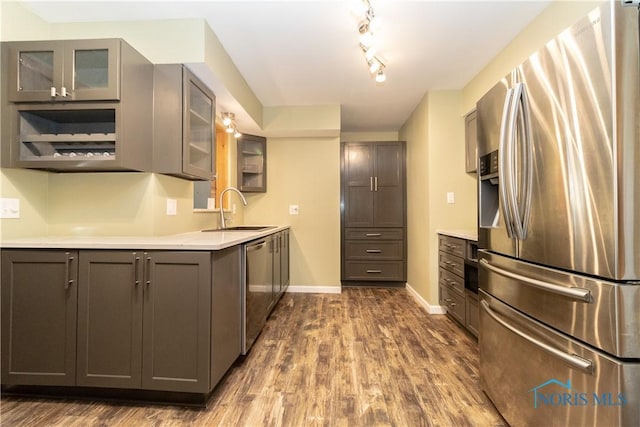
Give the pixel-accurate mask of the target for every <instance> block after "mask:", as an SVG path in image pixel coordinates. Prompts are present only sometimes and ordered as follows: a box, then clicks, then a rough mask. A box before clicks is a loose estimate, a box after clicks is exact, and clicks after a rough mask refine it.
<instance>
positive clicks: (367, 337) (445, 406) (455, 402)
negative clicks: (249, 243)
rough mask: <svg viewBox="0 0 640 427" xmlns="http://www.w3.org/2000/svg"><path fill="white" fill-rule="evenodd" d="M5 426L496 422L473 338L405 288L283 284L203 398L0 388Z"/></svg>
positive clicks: (498, 423)
mask: <svg viewBox="0 0 640 427" xmlns="http://www.w3.org/2000/svg"><path fill="white" fill-rule="evenodd" d="M0 424H1V425H2V426H3V427H8V426H21V427H22V426H65V427H66V426H183V425H190V426H316V425H318V426H319V425H326V426H387V425H389V426H503V425H505V422H504V420H503V419H502V418H501V417H500V415H498V413H497V411H496V410H495V409H494V407H493V406H492V405H491V403H490V402H489V400H488V399H487V397H486V396H485V395H484V394H483V393H482V391H481V390H480V388H479V384H478V346H477V343H476V341H475V340H474V339H473V338H472V337H471V336H469V335H467V334H466V333H465V332H464V331H463V330H462V329H460V328H459V327H458V326H456V325H455V324H454V323H453V321H452V320H450V319H448V318H447V317H446V316H432V315H428V314H427V313H426V312H425V311H424V310H423V309H422V308H421V307H420V306H419V305H418V304H417V303H416V302H415V301H414V299H413V298H412V297H411V296H410V295H409V294H408V292H407V291H406V290H405V289H370V288H361V289H359V288H345V289H343V292H342V294H285V295H284V297H283V298H282V300H281V301H280V303H279V304H278V306H277V307H276V310H275V311H274V312H273V314H272V315H271V318H270V319H269V321H268V323H267V325H266V327H265V329H264V330H263V332H262V334H261V335H260V337H259V338H258V340H257V341H256V343H255V344H254V346H253V348H252V350H251V352H250V353H249V355H247V357H246V358H245V359H244V360H243V361H240V362H239V363H237V364H236V365H235V366H234V367H233V368H232V370H231V371H230V372H229V373H228V375H227V376H226V377H225V378H224V379H223V381H222V383H221V384H220V385H219V386H218V387H217V389H216V390H215V391H214V393H213V395H212V396H211V399H210V400H209V403H208V407H207V408H185V407H180V406H170V405H154V404H140V403H132V404H121V403H113V402H104V401H82V400H53V399H40V398H22V397H20V398H19V397H11V396H3V397H2V398H1V400H0Z"/></svg>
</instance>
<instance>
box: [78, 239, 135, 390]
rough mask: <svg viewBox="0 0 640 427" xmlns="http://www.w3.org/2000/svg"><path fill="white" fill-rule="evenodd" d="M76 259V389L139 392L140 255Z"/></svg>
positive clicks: (104, 253)
mask: <svg viewBox="0 0 640 427" xmlns="http://www.w3.org/2000/svg"><path fill="white" fill-rule="evenodd" d="M79 255H80V259H79V263H78V272H79V274H78V343H77V346H78V360H77V370H78V374H77V385H80V386H93V387H119V388H140V384H141V379H142V365H141V363H142V297H143V286H142V283H141V282H142V258H143V256H144V253H143V252H130V251H80V254H79Z"/></svg>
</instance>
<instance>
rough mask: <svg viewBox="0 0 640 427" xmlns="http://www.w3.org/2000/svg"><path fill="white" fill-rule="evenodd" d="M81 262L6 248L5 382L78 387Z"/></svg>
mask: <svg viewBox="0 0 640 427" xmlns="http://www.w3.org/2000/svg"><path fill="white" fill-rule="evenodd" d="M77 259H78V257H77V253H76V252H73V251H71V252H69V251H63V250H54V251H30V250H15V251H14V250H2V273H1V274H2V276H1V277H2V286H1V288H2V289H1V291H2V384H24V385H47V386H69V385H74V384H75V380H76V379H75V377H76V369H75V368H76V363H75V359H76V356H75V355H76V313H77V312H76V310H77V298H78V288H77V273H76V272H77Z"/></svg>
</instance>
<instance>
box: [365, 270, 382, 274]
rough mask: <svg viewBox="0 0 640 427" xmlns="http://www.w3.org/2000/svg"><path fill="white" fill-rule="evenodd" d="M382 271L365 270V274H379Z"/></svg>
mask: <svg viewBox="0 0 640 427" xmlns="http://www.w3.org/2000/svg"><path fill="white" fill-rule="evenodd" d="M380 273H382V270H367V274H380Z"/></svg>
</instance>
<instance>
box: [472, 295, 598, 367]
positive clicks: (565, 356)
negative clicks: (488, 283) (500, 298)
mask: <svg viewBox="0 0 640 427" xmlns="http://www.w3.org/2000/svg"><path fill="white" fill-rule="evenodd" d="M480 306H481V307H482V309H483V310H484V311H485V312H486V313H487V315H489V317H491V318H492V319H493V320H495V321H496V322H498V324H500V325H502V326H503V327H504V328H505V329H507V330H508V331H511V332H512V333H514V334H516V335H518V336H519V337H520V338H522V339H524V340H526V341H529V342H530V343H531V344H533V345H535V346H537V347H539V348H540V349H541V350H544V351H546V352H547V353H549V354H551V355H552V356H555V357H556V358H558V359H560V360H562V361H563V362H565V363H566V364H568V365H569V366H571V367H572V368H574V369H578V370H580V371H582V372H586V373H587V374H592V373H593V371H594V366H593V362H592V361H591V360H588V359H583V358H582V357H580V356H578V355H577V354H573V353H566V352H564V351H562V350H560V349H557V348H555V347H553V346H551V345H549V344H547V343H546V342H543V341H541V340H539V339H537V338H535V337H533V336H531V335H529V334H528V333H526V332H524V331H521V330H520V329H518V328H516V327H515V326H513V325H511V324H510V323H508V322H507V321H506V320H504V319H502V318H500V316H499V314H498V313H496V312H495V311H493V310H492V308H491V306H490V305H489V303H487V301H485V300H482V301H480Z"/></svg>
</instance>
